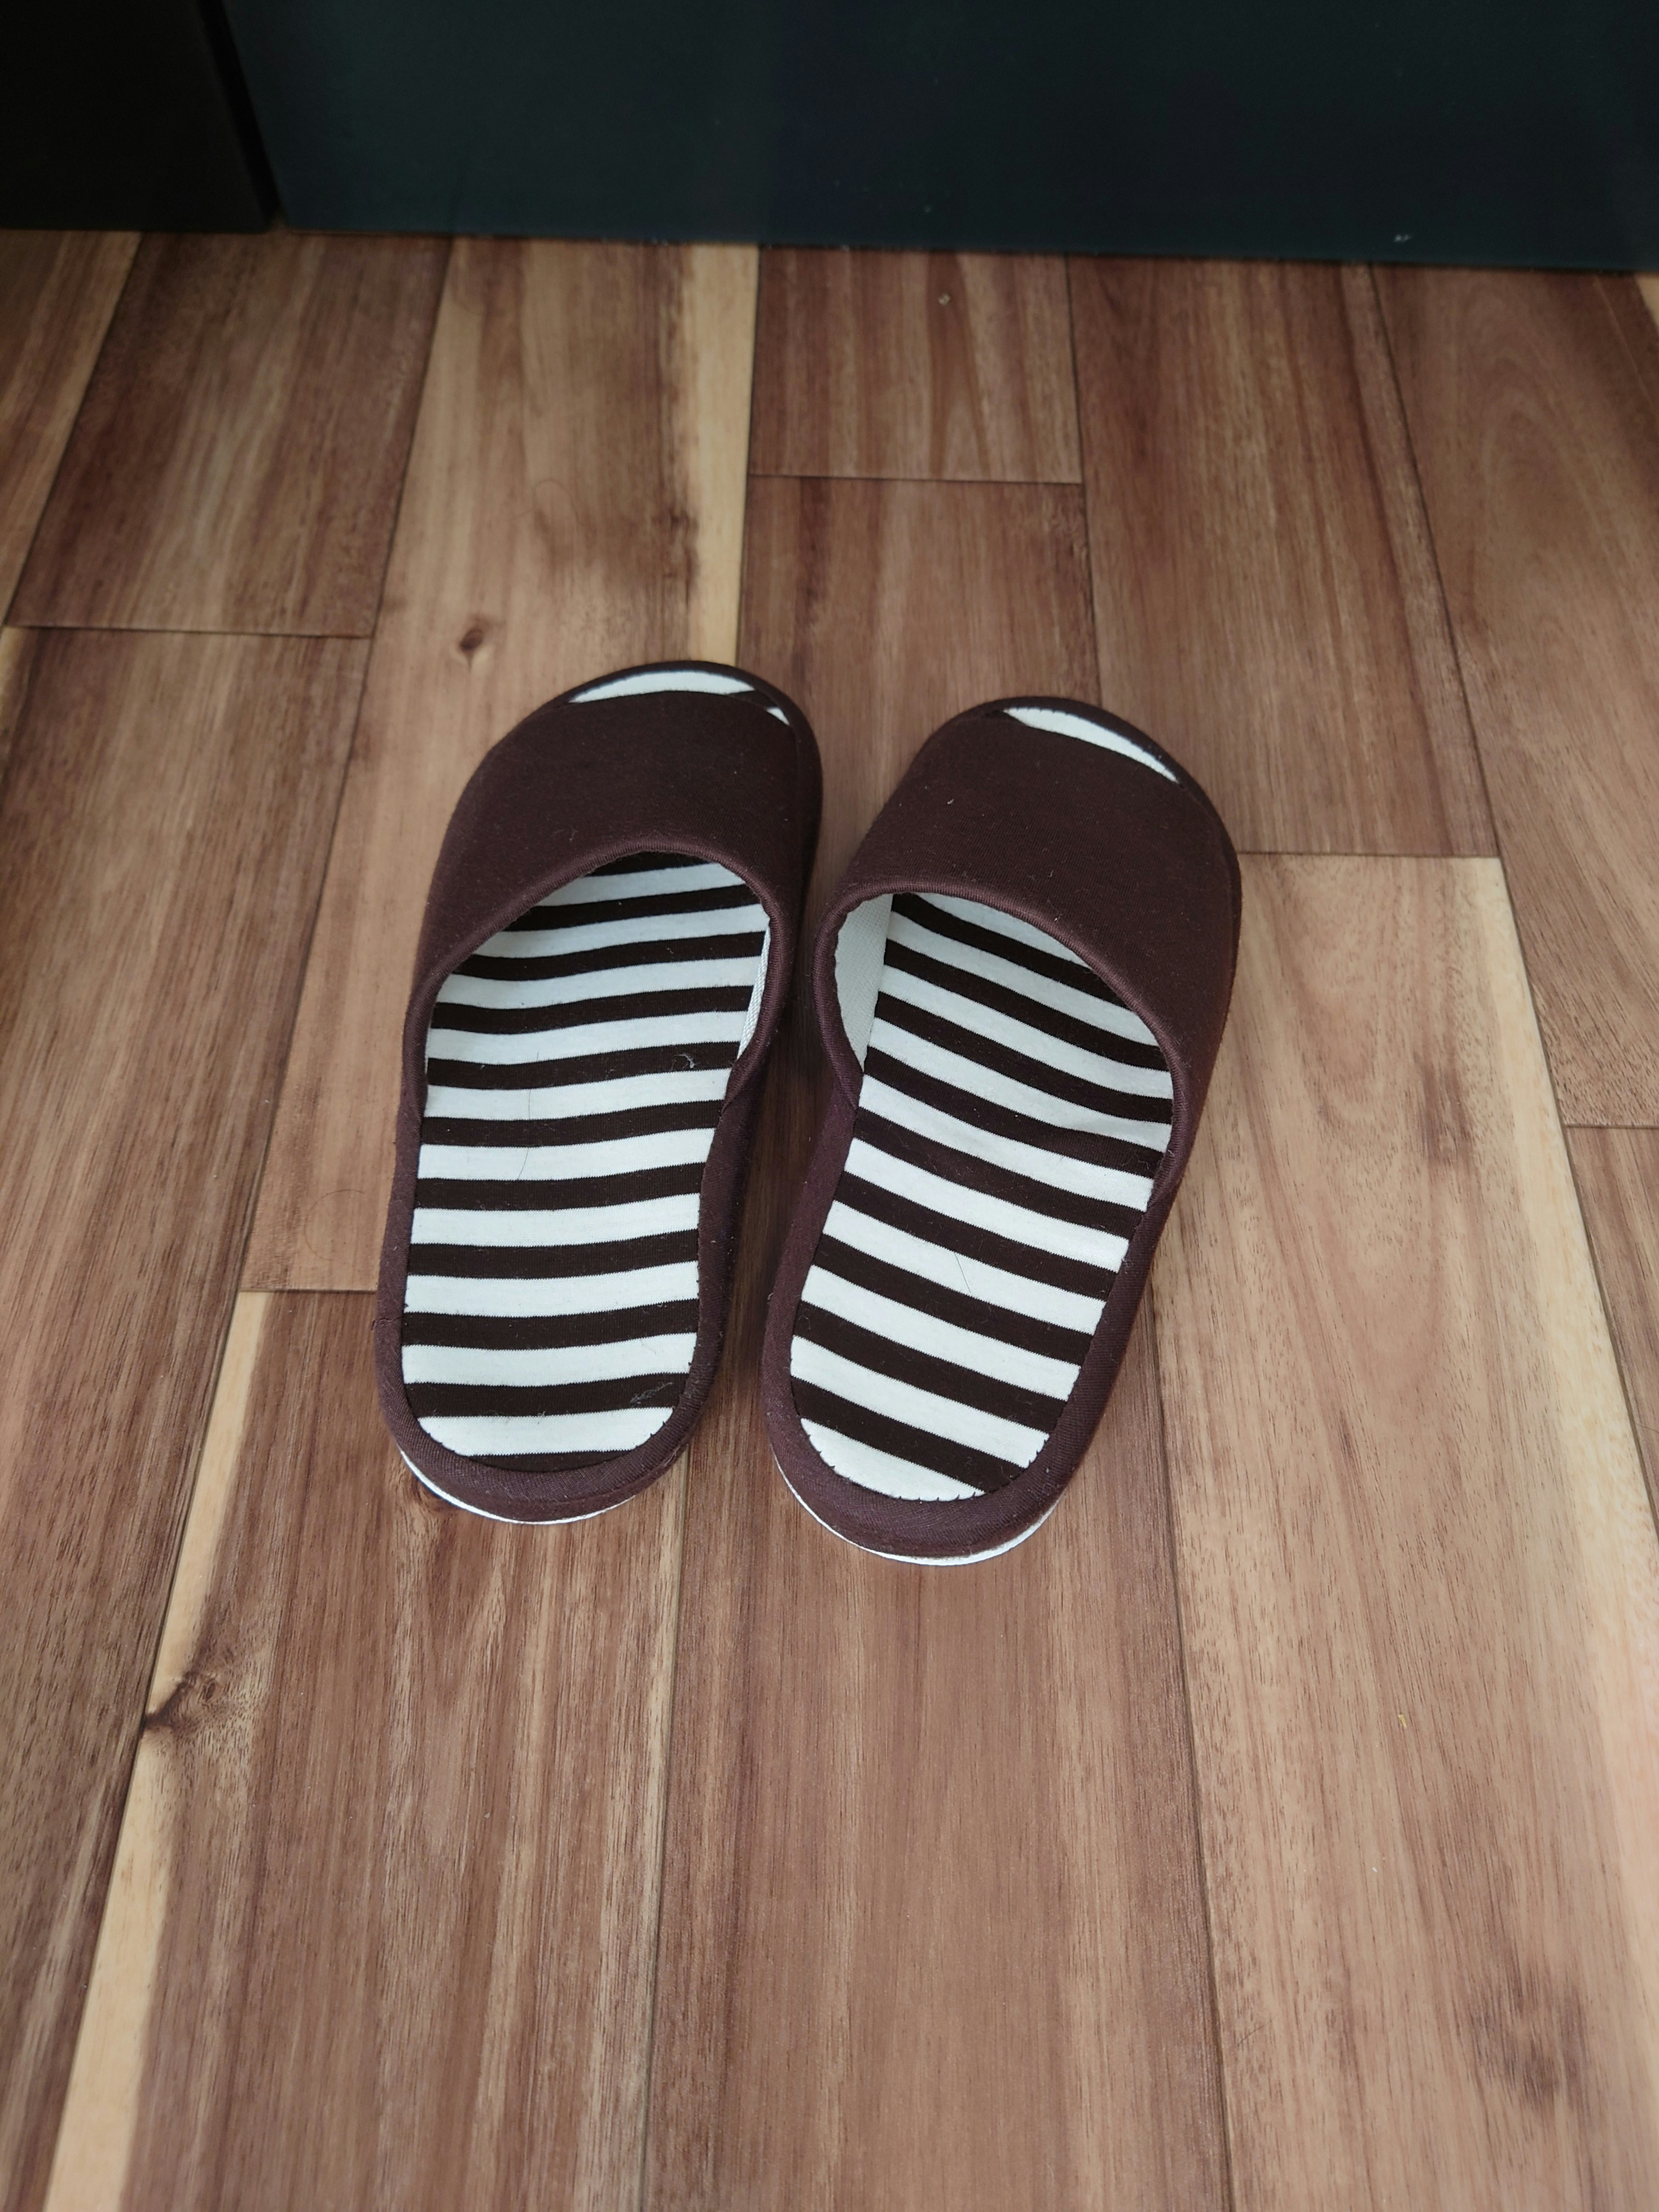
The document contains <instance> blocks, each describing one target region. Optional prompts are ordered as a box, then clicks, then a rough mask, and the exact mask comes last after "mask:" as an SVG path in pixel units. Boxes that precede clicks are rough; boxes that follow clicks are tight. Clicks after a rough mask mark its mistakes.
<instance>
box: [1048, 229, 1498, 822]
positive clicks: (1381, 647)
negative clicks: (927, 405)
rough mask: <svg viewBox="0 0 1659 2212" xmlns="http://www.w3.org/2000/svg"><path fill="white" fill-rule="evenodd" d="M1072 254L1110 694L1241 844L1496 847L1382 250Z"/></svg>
mask: <svg viewBox="0 0 1659 2212" xmlns="http://www.w3.org/2000/svg"><path fill="white" fill-rule="evenodd" d="M1071 275H1072V304H1073V317H1074V320H1075V332H1076V346H1077V367H1078V390H1079V406H1080V408H1081V412H1082V422H1083V453H1084V465H1085V479H1086V482H1087V485H1088V497H1089V534H1090V552H1091V561H1092V566H1093V574H1094V592H1095V623H1096V629H1097V635H1098V638H1099V643H1100V682H1101V687H1102V689H1101V693H1100V696H1101V698H1102V700H1103V702H1104V703H1105V704H1106V705H1108V706H1109V707H1111V708H1115V709H1116V710H1117V712H1119V713H1120V714H1126V715H1127V716H1128V717H1129V719H1130V720H1132V721H1134V722H1138V723H1139V724H1141V725H1142V726H1144V727H1145V728H1146V729H1147V730H1149V731H1151V732H1152V734H1153V735H1154V736H1156V737H1158V738H1161V739H1162V740H1163V742H1164V744H1168V745H1169V746H1170V747H1171V748H1172V749H1173V750H1175V751H1176V753H1177V754H1178V755H1179V756H1180V757H1181V758H1182V760H1183V761H1185V762H1186V763H1187V764H1188V767H1189V768H1191V769H1192V770H1193V771H1194V774H1195V775H1197V776H1198V777H1199V778H1200V781H1202V782H1203V783H1204V785H1205V786H1206V788H1207V789H1208V791H1209V792H1210V793H1211V795H1212V798H1213V799H1215V802H1216V804H1217V805H1218V807H1219V808H1220V810H1221V812H1222V814H1223V816H1224V817H1225V820H1226V822H1227V824H1228V826H1229V828H1230V829H1231V831H1232V834H1233V836H1234V838H1235V840H1236V842H1237V843H1238V845H1239V846H1240V847H1241V848H1243V849H1246V850H1251V851H1269V852H1276V851H1277V852H1282V851H1291V852H1382V853H1387V852H1403V853H1490V852H1492V850H1493V849H1494V848H1493V843H1492V828H1491V823H1490V821H1489V819H1488V817H1487V813H1486V802H1485V799H1484V796H1483V794H1482V791H1481V786H1480V769H1479V764H1478V763H1477V761H1476V758H1475V754H1474V746H1473V744H1472V743H1471V741H1470V736H1469V727H1468V714H1467V712H1466V710H1465V708H1464V704H1463V699H1462V692H1461V690H1460V688H1459V684H1458V675H1457V667H1456V663H1455V657H1454V654H1453V652H1452V648H1451V644H1450V641H1449V637H1448V635H1447V629H1446V619H1445V612H1444V609H1443V605H1442V601H1441V597H1440V591H1439V586H1438V582H1437V578H1436V575H1435V570H1434V558H1433V554H1432V551H1431V547H1430V544H1429V538H1428V533H1427V531H1426V528H1425V524H1424V519H1423V513H1422V507H1421V502H1420V500H1419V495H1418V490H1417V485H1416V482H1415V479H1414V477H1413V471H1412V462H1411V453H1410V449H1409V447H1408V446H1407V441H1406V437H1405V434H1404V428H1403V425H1402V423H1401V415H1400V404H1399V399H1398V396H1397V394H1396V392H1395V388H1394V383H1393V379H1392V375H1391V374H1390V370H1389V358H1388V349H1387V346H1386V343H1385V342H1384V340H1383V334H1382V328H1381V325H1380V322H1379V320H1378V317H1377V313H1376V298H1375V295H1374V293H1373V291H1372V289H1371V283H1370V276H1369V274H1368V272H1366V271H1365V270H1338V269H1334V268H1328V267H1322V266H1316V265H1310V264H1302V265H1294V264H1272V263H1267V262H1255V263H1226V262H1181V261H1113V260H1102V261H1094V260H1090V261H1083V260H1079V261H1074V262H1073V264H1071Z"/></svg>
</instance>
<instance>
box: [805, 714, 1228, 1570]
mask: <svg viewBox="0 0 1659 2212" xmlns="http://www.w3.org/2000/svg"><path fill="white" fill-rule="evenodd" d="M1238 919H1239V878H1238V863H1237V858H1236V857H1235V855H1234V853H1233V848H1232V843H1231V839H1230V838H1229V837H1228V836H1227V833H1226V830H1225V829H1224V828H1223V826H1222V823H1221V820H1220V817H1219V816H1218V814H1217V813H1216V811H1215V809H1214V807H1213V806H1212V805H1211V804H1210V802H1209V800H1208V799H1206V797H1205V795H1204V793H1203V792H1202V791H1200V788H1199V787H1198V786H1197V784H1196V783H1194V781H1193V780H1192V778H1191V777H1190V776H1189V775H1188V774H1187V773H1186V771H1185V770H1184V769H1182V768H1180V767H1179V766H1178V765H1177V763H1176V762H1174V761H1172V760H1171V759H1170V757H1169V755H1168V754H1167V753H1165V752H1164V751H1163V750H1161V749H1160V748H1159V747H1158V746H1157V745H1155V744H1153V743H1152V740H1151V739H1150V738H1146V737H1143V736H1142V735H1141V733H1140V732H1139V731H1138V730H1135V729H1133V728H1131V727H1130V726H1129V725H1128V724H1127V723H1124V722H1119V721H1116V720H1114V719H1113V718H1112V716H1110V715H1109V714H1102V713H1101V712H1100V711H1099V709H1098V708H1093V707H1085V706H1080V705H1079V704H1078V703H1077V702H1075V701H1073V700H1069V699H1005V700H999V701H996V702H993V703H992V704H991V705H989V706H984V707H975V708H973V709H972V710H971V711H970V712H969V713H968V714H960V715H958V716H957V719H956V720H955V721H953V722H947V723H946V724H945V727H944V728H943V729H942V730H939V732H936V733H935V735H934V736H933V738H930V739H929V740H928V742H927V744H926V745H924V746H923V747H922V750H921V752H920V753H919V754H918V755H917V757H916V759H915V763H913V764H912V766H911V768H910V770H909V773H908V775H906V776H905V778H904V781H902V783H901V784H900V786H899V787H898V789H897V790H896V792H895V793H894V794H893V796H892V798H891V799H890V800H889V801H888V803H887V805H886V806H885V807H884V809H883V811H882V812H881V814H880V815H879V816H878V818H877V820H876V822H875V823H874V826H873V827H872V829H871V830H870V833H869V835H868V836H866V839H865V841H864V842H863V844H862V845H860V848H859V849H858V851H857V853H856V854H854V857H853V861H852V865H851V866H850V867H849V868H848V872H847V875H846V878H845V880H844V881H843V882H842V885H841V888H840V890H838V891H837V893H836V899H835V902H834V904H833V905H832V906H831V907H830V908H829V913H828V914H827V915H825V916H824V919H823V925H822V927H821V928H820V930H819V932H818V937H817V945H816V948H815V951H814V959H813V981H814V990H815V994H816V997H817V1008H818V1018H819V1022H820V1024H821V1026H822V1029H823V1039H824V1044H825V1047H826V1048H827V1051H828V1054H829V1061H830V1065H831V1066H832V1068H833V1070H834V1074H835V1089H834V1092H833V1094H832V1097H831V1100H830V1103H829V1110H828V1112H827V1113H826V1115H825V1117H824V1121H823V1127H822V1129H821V1130H820V1131H819V1133H818V1139H817V1147H816V1149H815V1151H814V1153H813V1157H812V1162H811V1168H810V1169H809V1170H808V1174H807V1178H806V1183H805V1188H804V1190H803V1192H802V1194H801V1197H800V1200H799V1206H798V1207H797V1210H796V1213H795V1218H794V1221H793V1225H792V1227H791V1230H790V1233H789V1237H788V1241H787V1243H786V1245H785V1248H784V1252H783V1257H782V1260H781V1262H780V1265H779V1269H778V1277H777V1281H776V1283H775V1285H774V1288H773V1292H772V1301H771V1308H770V1311H769V1316H768V1321H767V1331H766V1348H765V1353H764V1369H765V1371H764V1389H765V1401H766V1415H767V1422H768V1425H769V1429H770V1431H771V1437H772V1445H773V1449H774V1451H775V1453H776V1455H777V1460H778V1464H779V1467H780V1468H781V1471H782V1474H783V1475H784V1478H785V1480H787V1482H788V1484H789V1486H790V1487H791V1489H792V1490H793V1491H794V1492H795V1494H796V1496H797V1497H798V1498H799V1499H800V1502H801V1503H802V1504H804V1505H805V1507H806V1508H807V1510H808V1511H809V1512H811V1513H812V1514H813V1515H815V1516H817V1519H818V1520H820V1521H822V1522H823V1523H824V1524H825V1526H826V1527H828V1528H831V1529H833V1530H834V1531H835V1533H836V1534H837V1535H840V1536H844V1537H846V1538H847V1539H848V1541H849V1542H851V1543H854V1544H858V1545H860V1546H862V1547H864V1548H865V1549H866V1550H867V1551H873V1552H878V1553H883V1554H884V1555H886V1556H887V1557H890V1558H894V1559H916V1560H931V1561H939V1562H945V1561H958V1560H969V1559H987V1558H990V1557H991V1556H993V1555H994V1553H998V1552H1003V1551H1006V1550H1008V1549H1009V1548H1010V1547H1012V1546H1013V1545H1015V1544H1017V1543H1018V1542H1019V1541H1021V1539H1022V1538H1024V1537H1025V1536H1028V1535H1029V1534H1030V1533H1031V1531H1032V1530H1033V1529H1034V1528H1036V1526H1037V1524H1038V1523H1039V1522H1041V1521H1042V1519H1043V1518H1044V1517H1045V1516H1047V1515H1048V1512H1049V1511H1050V1510H1052V1509H1053V1506H1054V1501H1055V1499H1056V1498H1058V1497H1059V1495H1060V1492H1061V1491H1062V1490H1063V1489H1064V1488H1065V1486H1066V1483H1067V1482H1068V1481H1069V1480H1070V1479H1071V1476H1072V1474H1073V1471H1074V1469H1075V1468H1076V1467H1077V1464H1078V1462H1079V1459H1080V1458H1081V1457H1082V1455H1083V1452H1084V1450H1085V1447H1086V1446H1087V1444H1088V1442H1089V1439H1090V1437H1091V1435H1092V1434H1093V1432H1094V1429H1095V1425H1096V1424H1097V1421H1098V1420H1099V1419H1100V1415H1101V1413H1102V1410H1103V1407H1104V1406H1105V1403H1106V1400H1107V1397H1108V1395H1109V1392H1110V1390H1111V1387H1112V1383H1113V1381H1114V1379H1115V1376H1116V1374H1117V1370H1118V1366H1119V1364H1120V1362H1121V1359H1122V1357H1123V1352H1124V1347H1125V1346H1126V1344H1127V1340H1128V1335H1129V1328H1130V1325H1131V1323H1132V1322H1133V1319H1134V1315H1135V1309H1136V1307H1137V1306H1138V1304H1139V1301H1140V1293H1141V1290H1142V1287H1143V1285H1145V1283H1146V1271H1147V1267H1148V1266H1149V1265H1150V1263H1151V1261H1152V1252H1153V1249H1154V1248H1155V1247H1156V1245H1157V1243H1158V1236H1159V1232H1160V1231H1162V1229H1163V1226H1164V1218H1165V1217H1166V1215H1167V1214H1168V1212H1169V1210H1170V1200H1172V1199H1173V1198H1174V1196H1175V1193H1176V1186H1177V1184H1178V1183H1179V1182H1180V1181H1181V1176H1182V1170H1183V1169H1184V1168H1185V1166H1186V1164H1187V1159H1188V1154H1189V1153H1190V1152H1191V1150H1192V1145H1193V1137H1194V1131H1195V1130H1196V1128H1197V1125H1198V1116H1199V1112H1200V1108H1201V1107H1202V1105H1203V1103H1204V1094H1205V1091H1206V1087H1207V1085H1208V1084H1209V1079H1210V1071H1211V1068H1212V1066H1213V1065H1214V1062H1215V1056H1216V1052H1217V1049H1218V1046H1219V1044H1220V1042H1221V1031H1222V1027H1223V1024H1224V1023H1225V1020H1226V1016H1227V1002H1228V999H1229V997H1230V995H1231V990H1232V975H1233V962H1234V957H1235V955H1236V953H1237V944H1238Z"/></svg>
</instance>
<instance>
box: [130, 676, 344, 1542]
mask: <svg viewBox="0 0 1659 2212" xmlns="http://www.w3.org/2000/svg"><path fill="white" fill-rule="evenodd" d="M349 642H351V643H354V644H359V645H361V644H363V643H364V642H365V641H364V640H362V639H361V638H356V639H353V640H351V641H349ZM373 653H374V646H373V642H372V641H369V644H368V651H367V652H365V653H364V654H363V657H362V669H361V670H360V671H359V673H358V677H357V706H356V712H355V714H353V715H352V718H351V743H350V744H349V745H348V746H347V747H346V749H345V756H344V758H343V760H342V762H341V763H340V781H339V786H338V787H337V790H336V792H335V793H334V812H333V815H332V817H331V820H330V822H329V825H328V843H327V845H326V846H325V848H324V851H323V865H322V869H321V872H320V873H319V876H318V878H317V896H316V897H315V899H314V900H313V902H312V908H311V924H310V927H308V928H307V931H306V945H305V951H304V954H303V955H302V957H301V961H300V969H299V985H298V987H297V989H296V990H295V994H294V1009H293V1012H291V1013H290V1015H289V1024H288V1036H287V1038H286V1040H285V1041H284V1042H283V1064H282V1066H281V1067H280V1068H278V1070H277V1071H276V1082H275V1084H274V1085H273V1086H272V1089H271V1094H270V1096H271V1105H270V1120H269V1121H267V1122H266V1124H265V1140H264V1144H263V1145H262V1146H260V1148H259V1165H258V1170H257V1171H256V1172H255V1175H254V1177H253V1182H252V1188H251V1190H250V1194H249V1197H248V1203H247V1212H246V1216H245V1218H244V1219H243V1223H242V1239H241V1256H240V1259H239V1260H238V1261H237V1263H236V1294H237V1296H238V1297H240V1296H241V1294H242V1292H243V1291H246V1290H249V1289H252V1288H260V1289H264V1290H280V1291H284V1292H287V1291H292V1290H293V1289H294V1287H295V1286H294V1285H292V1284H289V1283H281V1284H269V1283H267V1284H263V1285H251V1284H250V1283H249V1282H248V1280H247V1254H248V1246H249V1245H250V1244H251V1243H252V1241H253V1225H254V1223H255V1222H256V1221H257V1220H258V1217H259V1199H260V1195H261V1194H262V1193H263V1191H264V1185H265V1170H266V1168H267V1166H268V1165H269V1164H270V1140H271V1139H272V1137H273V1136H274V1135H275V1134H276V1122H277V1119H278V1117H279V1116H280V1115H281V1113H282V1110H283V1091H286V1090H287V1088H288V1068H289V1060H290V1058H291V1057H292V1055H293V1052H294V1032H295V1030H296V1029H297V1028H298V1027H299V1025H300V1009H301V1006H303V1005H304V1003H305V994H306V977H307V975H309V974H310V972H311V956H312V953H313V950H314V949H315V946H316V943H317V924H318V922H319V921H320V919H321V917H322V911H323V893H324V892H325V890H327V888H328V871H329V864H330V862H331V860H333V858H334V840H335V839H336V837H337V836H339V834H340V815H341V812H342V810H343V807H344V805H345V793H346V784H347V781H349V777H350V774H351V763H352V759H353V757H354V756H355V755H356V750H357V738H358V734H359V732H360V731H361V729H362V720H363V697H364V694H365V693H366V692H367V691H368V664H369V661H370V659H372V657H373ZM343 1287H344V1288H345V1289H346V1290H347V1291H353V1290H356V1291H361V1290H362V1285H361V1284H352V1283H348V1284H346V1285H344V1286H343ZM309 1288H310V1290H311V1291H317V1293H318V1295H319V1296H328V1295H331V1294H332V1293H335V1292H337V1291H339V1290H340V1289H341V1288H342V1285H339V1284H337V1283H330V1284H328V1285H326V1286H325V1288H324V1289H322V1290H320V1291H319V1288H318V1285H314V1284H313V1285H310V1286H309ZM221 1356H222V1355H221ZM215 1387H216V1388H217V1385H215ZM194 1498H195V1483H194V1481H193V1480H192V1482H191V1499H192V1501H193V1500H194ZM174 1564H175V1567H176V1565H177V1563H176V1561H175V1563H174Z"/></svg>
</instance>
